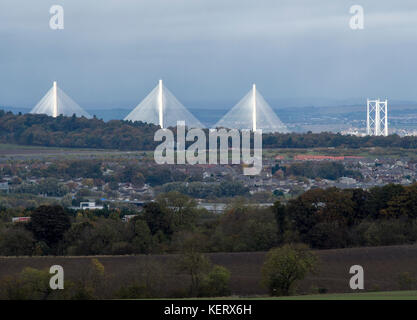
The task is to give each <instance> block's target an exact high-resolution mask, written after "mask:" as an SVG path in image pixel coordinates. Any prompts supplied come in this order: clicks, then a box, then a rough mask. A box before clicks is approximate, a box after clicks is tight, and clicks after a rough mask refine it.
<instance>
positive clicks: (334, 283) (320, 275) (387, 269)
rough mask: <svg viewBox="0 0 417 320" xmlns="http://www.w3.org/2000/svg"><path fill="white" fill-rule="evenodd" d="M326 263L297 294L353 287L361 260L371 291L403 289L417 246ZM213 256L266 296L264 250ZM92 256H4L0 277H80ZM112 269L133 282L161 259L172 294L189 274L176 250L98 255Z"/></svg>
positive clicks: (234, 282)
mask: <svg viewBox="0 0 417 320" xmlns="http://www.w3.org/2000/svg"><path fill="white" fill-rule="evenodd" d="M316 253H317V255H318V256H319V258H320V260H321V263H320V267H319V270H318V272H317V274H314V275H310V276H309V277H308V278H307V279H305V280H304V281H302V283H300V287H299V290H298V293H303V294H307V293H310V294H311V293H315V292H317V289H318V288H322V289H326V290H327V292H329V293H343V292H351V290H350V288H349V279H350V277H351V275H350V274H349V269H350V267H351V266H352V265H355V264H358V265H361V266H362V267H363V268H364V271H365V289H366V290H369V291H386V290H398V289H400V288H399V284H398V275H399V274H400V273H403V272H409V273H410V275H412V276H413V277H415V278H417V245H409V246H390V247H367V248H350V249H335V250H321V251H316ZM208 256H209V258H210V260H211V261H212V262H213V263H215V264H219V265H222V266H224V267H226V268H228V269H229V270H230V272H231V289H232V293H233V294H234V295H239V296H256V295H265V294H267V291H266V289H265V288H263V287H262V286H261V285H260V279H261V268H262V264H263V262H264V259H265V253H264V252H248V253H212V254H208ZM92 258H93V257H91V256H89V257H0V278H3V277H4V276H7V275H11V274H16V273H19V272H20V271H21V270H22V269H23V268H25V267H33V268H38V269H47V268H49V267H50V266H51V265H54V264H58V265H62V266H63V267H64V270H65V277H66V279H76V278H78V277H80V276H81V275H82V274H83V272H85V270H86V268H87V266H88V265H89V264H90V261H91V259H92ZM95 258H97V259H98V260H99V261H100V262H101V263H102V264H103V265H104V267H105V270H106V273H107V274H109V276H110V279H111V283H112V286H120V285H121V284H126V283H128V282H129V281H131V275H132V274H134V272H137V271H138V270H139V269H140V268H141V267H142V266H144V265H146V264H148V265H153V264H155V263H156V264H157V265H158V266H159V268H160V269H159V270H158V271H159V273H160V274H162V275H163V276H162V283H163V287H164V288H163V291H164V292H166V294H167V295H171V294H173V292H179V291H181V290H186V288H187V285H188V277H187V276H186V275H181V274H177V273H176V271H175V269H176V268H175V265H176V259H177V256H176V255H137V256H96V257H95Z"/></svg>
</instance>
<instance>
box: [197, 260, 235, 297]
mask: <svg viewBox="0 0 417 320" xmlns="http://www.w3.org/2000/svg"><path fill="white" fill-rule="evenodd" d="M229 281H230V271H229V270H227V269H226V268H225V267H222V266H218V265H215V266H213V268H212V269H211V271H210V272H209V274H208V275H207V277H206V278H204V280H203V283H202V284H201V288H200V293H199V296H201V297H222V296H223V297H224V296H229V295H230V286H229Z"/></svg>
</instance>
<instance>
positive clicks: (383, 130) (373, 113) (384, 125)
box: [366, 99, 388, 136]
mask: <svg viewBox="0 0 417 320" xmlns="http://www.w3.org/2000/svg"><path fill="white" fill-rule="evenodd" d="M366 134H367V135H372V136H381V135H382V136H388V100H387V99H385V100H384V101H381V100H379V99H376V100H369V99H367V101H366Z"/></svg>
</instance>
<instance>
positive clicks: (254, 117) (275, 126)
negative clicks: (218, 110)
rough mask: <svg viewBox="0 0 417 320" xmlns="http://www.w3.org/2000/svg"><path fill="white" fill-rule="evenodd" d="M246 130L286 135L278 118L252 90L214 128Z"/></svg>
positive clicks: (286, 130) (256, 92)
mask: <svg viewBox="0 0 417 320" xmlns="http://www.w3.org/2000/svg"><path fill="white" fill-rule="evenodd" d="M221 127H223V128H228V129H239V130H242V129H248V130H252V131H254V132H255V131H257V130H262V132H279V133H287V132H288V128H287V126H286V125H285V124H284V123H283V122H282V121H281V120H280V119H279V118H278V116H277V115H276V114H275V112H274V110H272V108H271V107H270V106H269V104H268V103H267V102H266V101H265V99H264V97H263V96H262V95H261V94H260V93H259V91H258V90H257V89H256V85H255V84H253V85H252V89H251V90H250V91H249V92H248V93H247V94H246V95H245V96H244V97H243V98H242V99H241V100H240V101H239V102H238V103H237V104H236V105H235V106H234V107H233V108H232V109H231V110H230V111H229V112H227V113H226V114H225V115H224V116H223V118H221V119H220V120H219V121H218V122H217V123H216V124H215V125H214V128H221Z"/></svg>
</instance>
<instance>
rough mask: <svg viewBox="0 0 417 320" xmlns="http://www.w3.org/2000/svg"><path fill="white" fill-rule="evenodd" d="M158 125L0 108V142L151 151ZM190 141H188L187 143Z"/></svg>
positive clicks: (334, 143)
mask: <svg viewBox="0 0 417 320" xmlns="http://www.w3.org/2000/svg"><path fill="white" fill-rule="evenodd" d="M158 128H159V127H158V126H156V125H153V124H146V123H142V122H131V121H122V120H111V121H108V122H104V121H103V120H100V119H97V118H95V117H94V118H93V119H86V118H83V117H82V118H77V117H75V116H72V117H64V116H58V117H57V118H53V117H49V116H47V115H38V114H24V115H21V114H18V115H14V114H13V113H12V112H5V111H3V110H0V142H3V143H14V144H23V145H36V146H50V147H72V148H103V149H120V150H154V149H155V147H156V145H157V144H158V143H157V142H154V141H153V137H154V133H155V131H156V130H157V129H158ZM190 143H191V142H190ZM263 147H264V148H314V147H347V148H362V147H399V148H405V149H414V148H417V137H413V136H407V137H400V136H398V135H390V136H388V137H382V136H380V137H372V136H366V137H357V136H350V135H341V134H334V133H330V132H323V133H311V132H308V133H287V134H280V133H272V134H264V137H263Z"/></svg>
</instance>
